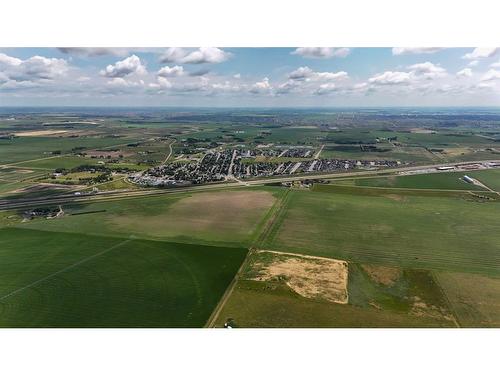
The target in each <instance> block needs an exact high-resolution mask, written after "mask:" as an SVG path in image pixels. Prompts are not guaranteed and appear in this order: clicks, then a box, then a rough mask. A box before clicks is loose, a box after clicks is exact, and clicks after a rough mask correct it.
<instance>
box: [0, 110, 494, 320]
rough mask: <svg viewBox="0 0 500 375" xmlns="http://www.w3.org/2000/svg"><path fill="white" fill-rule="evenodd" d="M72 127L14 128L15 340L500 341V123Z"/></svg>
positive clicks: (3, 179)
mask: <svg viewBox="0 0 500 375" xmlns="http://www.w3.org/2000/svg"><path fill="white" fill-rule="evenodd" d="M74 111H75V112H74V113H73V112H71V113H69V114H68V116H69V117H66V116H63V115H61V114H60V113H59V114H55V113H54V114H50V113H49V114H46V113H45V114H43V115H42V114H37V113H36V111H34V112H26V113H24V112H22V111H21V112H13V113H9V114H8V115H4V116H2V115H1V114H0V327H203V326H210V327H222V326H224V325H230V326H233V327H498V326H499V316H500V315H499V314H500V306H499V304H498V300H499V298H500V297H499V295H498V290H499V285H498V280H499V277H500V273H499V270H500V236H499V234H498V218H499V207H500V195H499V194H498V192H499V190H500V169H499V168H498V165H497V164H498V162H499V160H498V159H499V157H498V155H499V152H500V151H499V146H498V145H499V143H498V140H499V139H500V132H499V131H498V126H497V125H498V121H499V120H500V115H498V114H497V113H496V112H495V111H492V112H488V111H486V112H483V111H479V110H478V112H477V113H476V112H474V111H473V113H472V114H470V113H469V114H467V115H465V114H464V113H462V112H461V111H458V110H456V111H455V110H448V111H443V112H441V111H439V110H436V112H432V113H430V112H427V111H421V112H419V111H417V114H416V115H415V114H412V115H408V113H407V112H406V110H403V109H393V110H392V109H391V110H390V109H386V110H382V109H381V110H363V109H359V110H356V111H350V110H349V111H346V110H340V109H338V110H328V111H326V110H319V109H318V110H312V109H311V110H305V109H304V110H296V111H288V110H271V109H270V110H264V109H262V110H260V109H252V110H250V109H249V110H228V109H225V110H224V109H213V110H212V109H211V110H208V109H207V110H204V109H186V110H183V111H176V110H173V109H172V110H161V109H158V110H153V109H151V110H150V109H147V110H146V109H135V110H132V109H131V110H121V109H110V110H109V111H108V110H99V109H79V110H77V109H74ZM100 111H102V112H100ZM7 117H8V119H7ZM450 168H451V170H452V171H451V172H450V171H448V170H450ZM464 175H467V176H469V177H471V178H474V179H476V180H477V181H476V182H477V184H476V183H468V182H466V181H465V180H464Z"/></svg>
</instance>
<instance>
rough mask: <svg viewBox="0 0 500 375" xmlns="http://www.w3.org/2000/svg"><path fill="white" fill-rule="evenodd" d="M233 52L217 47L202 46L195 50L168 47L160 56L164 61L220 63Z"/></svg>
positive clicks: (161, 60)
mask: <svg viewBox="0 0 500 375" xmlns="http://www.w3.org/2000/svg"><path fill="white" fill-rule="evenodd" d="M230 57H231V53H229V52H226V51H223V50H222V49H220V48H215V47H200V48H198V49H197V50H195V51H187V50H186V49H184V48H176V47H172V48H168V49H167V50H166V51H165V53H164V54H163V55H162V56H161V57H160V62H162V63H181V64H205V63H210V64H218V63H221V62H224V61H226V60H228V59H229V58H230Z"/></svg>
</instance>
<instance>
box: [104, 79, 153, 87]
mask: <svg viewBox="0 0 500 375" xmlns="http://www.w3.org/2000/svg"><path fill="white" fill-rule="evenodd" d="M143 84H144V81H138V82H136V81H130V80H127V79H125V78H122V77H115V78H112V79H110V80H109V81H108V85H109V86H114V87H120V88H123V87H137V86H140V85H143Z"/></svg>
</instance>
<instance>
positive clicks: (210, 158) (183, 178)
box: [129, 148, 399, 186]
mask: <svg viewBox="0 0 500 375" xmlns="http://www.w3.org/2000/svg"><path fill="white" fill-rule="evenodd" d="M263 153H265V154H271V155H272V156H269V155H267V156H264V155H263ZM290 158H293V159H295V160H290ZM301 158H302V159H303V160H300V161H297V159H301ZM268 159H272V160H268ZM280 159H283V161H282V162H281V161H280ZM398 165H399V162H397V161H393V160H371V161H370V160H346V159H317V158H314V150H313V149H308V148H290V149H286V150H281V151H280V150H277V151H276V150H266V151H265V152H262V150H239V149H233V150H231V149H226V150H219V151H214V150H211V151H208V152H207V153H206V154H205V155H204V156H203V157H202V158H201V159H200V160H198V161H191V162H189V161H179V160H178V161H175V162H173V163H169V164H165V165H161V166H157V167H154V168H150V169H148V170H147V171H144V172H141V173H136V174H134V175H132V176H131V177H130V178H129V180H130V181H131V182H134V183H137V184H140V185H145V186H183V185H187V184H203V183H208V182H217V181H223V180H226V179H231V178H237V179H248V178H259V177H270V176H280V175H291V174H297V173H304V174H305V173H322V172H324V173H328V172H336V171H345V170H349V169H374V168H384V167H396V166H398Z"/></svg>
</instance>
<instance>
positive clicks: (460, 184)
mask: <svg viewBox="0 0 500 375" xmlns="http://www.w3.org/2000/svg"><path fill="white" fill-rule="evenodd" d="M465 174H467V175H470V174H468V173H466V172H446V173H429V174H417V175H407V176H390V177H370V178H357V179H346V180H338V181H336V180H332V182H334V183H336V184H340V185H355V186H371V187H389V188H404V189H449V190H485V189H483V188H482V187H480V186H477V185H474V184H469V183H467V182H465V181H464V180H463V179H462V178H463V176H464V175H465Z"/></svg>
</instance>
